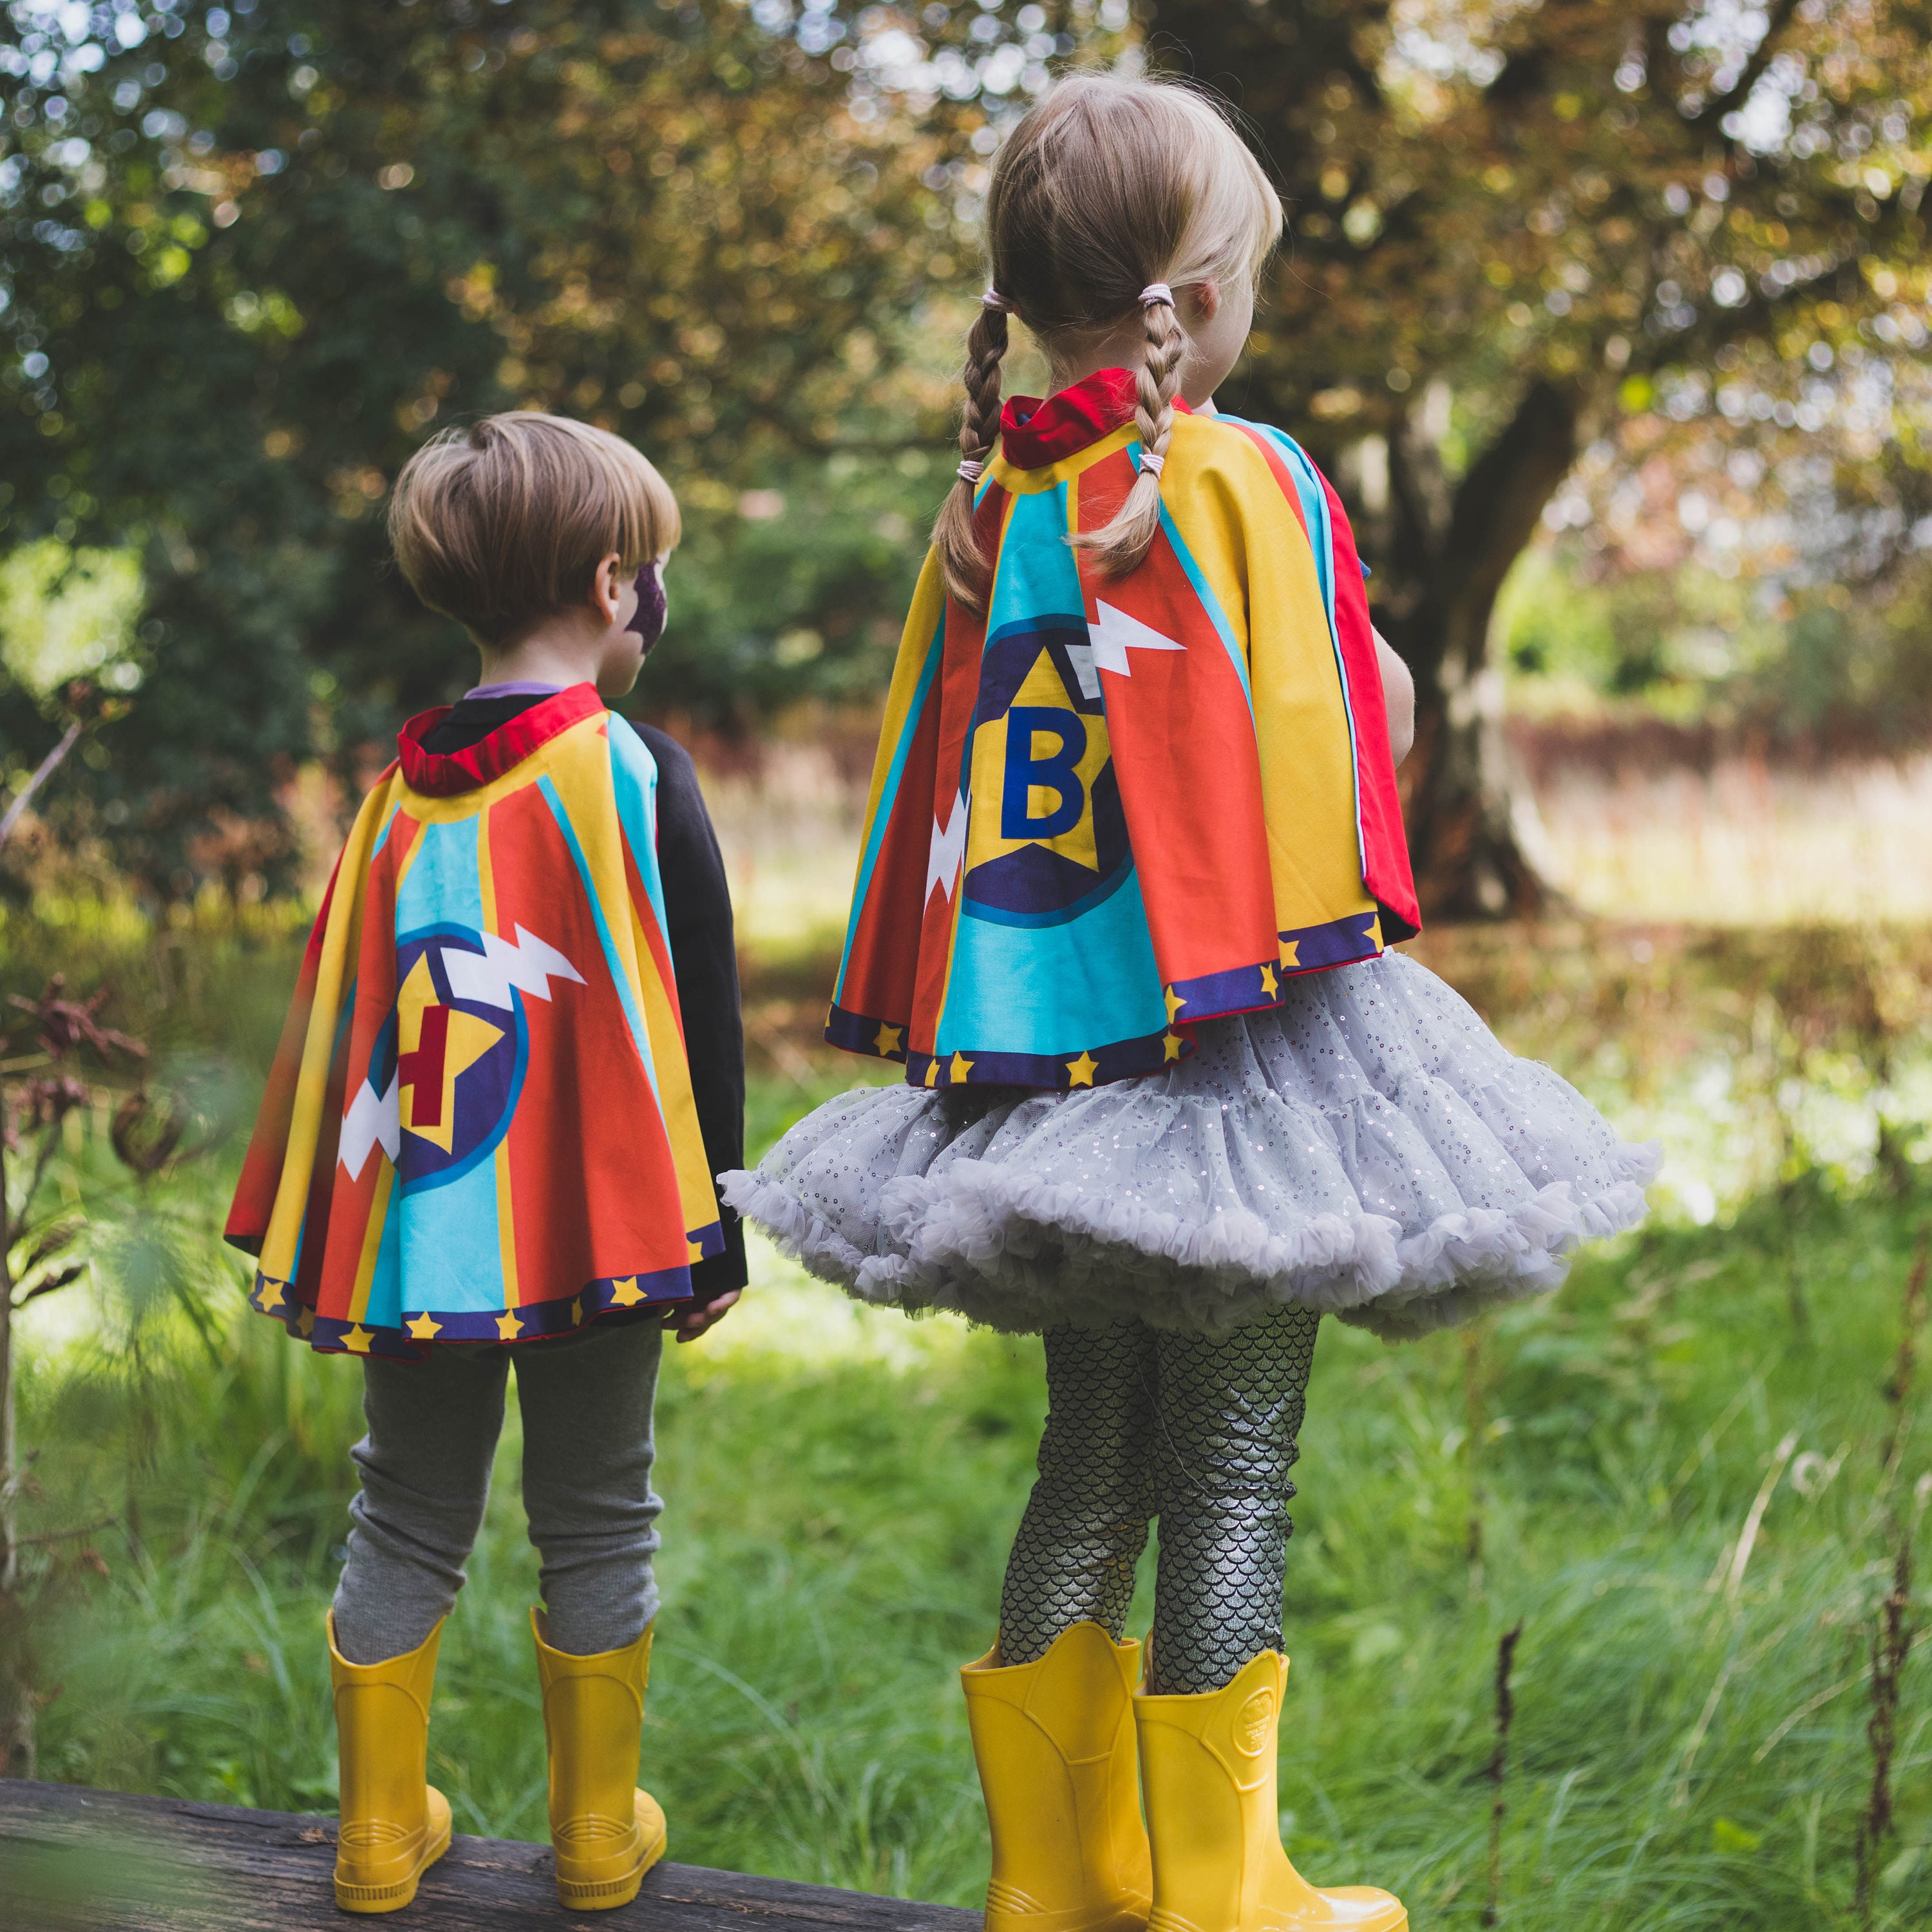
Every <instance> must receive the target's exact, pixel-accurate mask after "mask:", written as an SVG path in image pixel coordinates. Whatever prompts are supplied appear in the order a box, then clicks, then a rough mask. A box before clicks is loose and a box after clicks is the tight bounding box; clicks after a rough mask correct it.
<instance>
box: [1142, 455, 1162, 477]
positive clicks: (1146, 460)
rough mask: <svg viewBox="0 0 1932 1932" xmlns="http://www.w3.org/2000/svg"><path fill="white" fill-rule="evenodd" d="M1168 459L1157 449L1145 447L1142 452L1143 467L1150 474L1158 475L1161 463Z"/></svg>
mask: <svg viewBox="0 0 1932 1932" xmlns="http://www.w3.org/2000/svg"><path fill="white" fill-rule="evenodd" d="M1166 460H1167V458H1166V457H1164V456H1163V455H1161V453H1160V451H1159V450H1157V449H1144V450H1142V452H1141V467H1142V469H1145V471H1146V472H1147V473H1148V475H1150V476H1158V475H1160V470H1161V465H1162V464H1163V463H1165V462H1166Z"/></svg>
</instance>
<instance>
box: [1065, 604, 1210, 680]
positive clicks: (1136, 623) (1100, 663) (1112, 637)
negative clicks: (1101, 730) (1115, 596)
mask: <svg viewBox="0 0 1932 1932" xmlns="http://www.w3.org/2000/svg"><path fill="white" fill-rule="evenodd" d="M1094 611H1095V613H1096V614H1095V616H1094V621H1093V622H1092V623H1091V624H1089V625H1088V626H1087V634H1088V637H1091V639H1092V640H1093V648H1094V666H1095V667H1096V669H1097V670H1112V671H1118V672H1119V673H1120V674H1121V676H1123V677H1131V676H1133V666H1132V665H1130V664H1129V663H1128V662H1127V653H1128V652H1129V651H1130V650H1133V651H1178V650H1184V649H1186V648H1187V646H1185V645H1184V644H1181V643H1177V642H1176V641H1175V640H1174V639H1173V638H1172V637H1163V635H1162V634H1160V631H1157V630H1156V629H1155V628H1154V626H1153V625H1151V624H1143V623H1142V622H1141V620H1140V619H1139V618H1138V617H1130V616H1128V615H1127V613H1126V611H1124V610H1115V608H1114V607H1113V605H1112V604H1103V603H1100V602H1099V601H1096V602H1095V604H1094ZM1075 668H1076V670H1078V669H1079V666H1078V665H1077V664H1076V667H1075ZM1094 682H1095V683H1096V684H1098V683H1099V682H1100V680H1099V679H1095V680H1094ZM1080 685H1081V688H1082V690H1083V691H1085V689H1086V687H1087V680H1086V679H1085V678H1084V677H1083V678H1082V679H1081V680H1080ZM1088 695H1089V696H1090V697H1094V696H1097V695H1098V692H1097V691H1091V692H1088Z"/></svg>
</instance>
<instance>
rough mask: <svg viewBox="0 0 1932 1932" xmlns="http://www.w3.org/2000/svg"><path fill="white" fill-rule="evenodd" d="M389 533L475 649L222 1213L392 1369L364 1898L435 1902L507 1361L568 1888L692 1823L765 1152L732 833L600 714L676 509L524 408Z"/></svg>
mask: <svg viewBox="0 0 1932 1932" xmlns="http://www.w3.org/2000/svg"><path fill="white" fill-rule="evenodd" d="M390 530H391V533H392V538H393V541H394V543H395V551H396V556H397V558H398V561H399V562H400V563H401V566H402V569H403V572H404V575H405V576H406V577H407V578H408V580H409V581H410V584H411V585H412V586H413V587H414V589H416V592H417V594H418V595H419V596H420V597H421V598H422V600H423V601H424V602H425V603H426V604H428V605H429V606H430V607H431V609H433V610H439V611H441V612H443V613H445V614H446V615H447V616H452V617H454V618H455V619H457V620H458V622H460V623H461V624H463V625H464V626H465V628H466V629H467V630H468V631H469V634H470V637H471V638H472V640H473V641H474V642H475V644H476V646H477V648H478V650H479V652H481V658H482V681H481V683H480V684H478V685H477V686H476V687H475V688H474V689H472V691H469V693H468V694H467V695H466V697H464V698H463V700H462V702H461V703H458V704H457V705H455V706H444V707H442V708H441V709H437V710H434V711H428V712H424V713H423V714H422V715H421V716H420V717H417V718H412V719H411V720H410V722H409V723H408V724H407V725H405V726H404V728H403V731H402V734H401V737H400V738H399V739H398V754H399V755H398V758H397V760H396V761H395V763H393V764H392V765H391V766H390V767H389V769H388V770H387V771H386V772H384V773H383V776H382V777H381V778H380V779H379V780H378V781H377V784H376V787H375V789H374V790H373V791H372V792H371V793H370V794H369V796H368V798H367V799H365V801H364V802H363V805H362V810H361V811H360V812H359V814H358V815H357V817H356V824H355V827H354V829H353V830H352V831H351V832H350V835H349V839H348V842H347V844H346V845H345V846H344V848H343V852H342V856H341V858H340V859H338V862H337V864H336V868H335V876H334V877H333V878H332V880H331V881H330V883H329V890H328V892H327V895H326V896H325V898H324V899H323V905H322V910H321V912H320V915H319V916H317V920H316V923H315V929H314V933H313V934H312V935H311V938H310V941H309V945H308V953H307V956H306V957H305V959H304V962H303V964H302V974H301V977H300V980H299V983H298V986H297V988H296V997H295V1001H294V1004H293V1007H292V1009H291V1010H290V1015H289V1019H288V1023H287V1026H286V1028H284V1031H283V1034H282V1041H281V1049H280V1051H279V1052H278V1055H277V1056H276V1059H275V1067H274V1070H273V1071H272V1073H271V1075H270V1077H269V1085H268V1091H267V1093H266V1097H264V1099H263V1104H262V1112H261V1117H260V1121H259V1122H258V1124H257V1127H256V1130H255V1135H254V1141H253V1142H252V1143H251V1146H250V1148H249V1150H248V1160H247V1162H246V1164H245V1166H244V1168H243V1170H242V1180H241V1184H240V1185H239V1188H238V1190H237V1191H236V1198H235V1205H234V1208H233V1212H232V1213H231V1214H230V1216H229V1222H228V1228H227V1235H228V1238H229V1241H233V1243H235V1244H236V1246H237V1247H241V1248H242V1249H244V1250H246V1251H247V1252H248V1253H251V1254H252V1255H254V1256H256V1257H257V1268H256V1274H255V1282H254V1289H253V1291H252V1293H251V1300H252V1301H253V1302H254V1305H255V1307H257V1308H258V1309H260V1310H261V1311H262V1312H263V1313H265V1314H268V1315H272V1316H275V1317H276V1318H277V1319H278V1320H280V1321H281V1322H283V1323H284V1325H286V1326H287V1329H288V1331H289V1333H290V1335H292V1336H293V1337H297V1338H299V1340H303V1341H305V1342H307V1343H308V1345H309V1346H311V1348H314V1349H320V1350H324V1351H327V1352H339V1353H347V1354H349V1355H355V1356H358V1357H359V1358H361V1359H362V1369H363V1376H364V1379H365V1380H364V1391H365V1392H364V1401H363V1406H364V1412H365V1415H366V1416H367V1418H368V1434H367V1435H366V1436H365V1437H364V1439H363V1440H362V1442H359V1443H358V1444H357V1445H356V1448H355V1449H354V1451H353V1452H352V1453H353V1458H354V1460H355V1462H356V1466H357V1468H358V1469H359V1472H360V1473H361V1476H362V1488H361V1491H360V1493H359V1494H358V1496H356V1499H355V1502H353V1504H352V1505H351V1506H350V1516H351V1517H352V1519H353V1526H352V1528H351V1529H350V1535H349V1550H348V1558H347V1562H345V1563H344V1565H343V1569H342V1576H341V1582H340V1583H338V1586H337V1588H336V1592H335V1604H334V1606H333V1607H332V1610H330V1612H329V1618H328V1633H329V1671H330V1676H331V1679H332V1682H333V1684H334V1686H335V1719H336V1733H337V1738H338V1744H339V1747H340V1755H341V1832H340V1835H339V1838H338V1852H337V1858H336V1865H335V1897H336V1903H338V1905H340V1906H342V1907H344V1909H347V1910H348V1911H351V1912H389V1911H393V1910H395V1909H396V1908H397V1907H398V1906H403V1905H406V1904H407V1903H409V1901H410V1900H411V1899H412V1898H413V1897H414V1896H415V1895H416V1886H417V1882H418V1880H419V1877H420V1876H421V1874H422V1872H423V1870H425V1867H428V1865H429V1864H431V1863H432V1862H433V1861H434V1860H436V1859H437V1858H440V1856H441V1855H442V1854H443V1852H444V1850H445V1849H446V1848H447V1847H448V1846H449V1829H450V1820H449V1805H448V1803H447V1802H446V1801H445V1799H443V1796H442V1794H441V1793H440V1792H438V1791H437V1790H434V1788H432V1787H430V1786H429V1785H428V1784H427V1783H426V1782H425V1766H426V1763H427V1754H428V1726H429V1706H430V1696H431V1688H432V1685H433V1683H434V1679H435V1675H436V1660H437V1646H438V1643H439V1642H440V1639H441V1637H442V1632H443V1620H444V1619H445V1618H446V1616H448V1614H449V1610H450V1609H451V1607H452V1605H453V1604H454V1603H455V1599H456V1593H457V1592H458V1589H459V1588H460V1586H461V1584H462V1583H463V1564H464V1562H465V1561H466V1559H467V1558H468V1556H469V1551H470V1548H471V1546H472V1544H473V1543H474V1541H475V1537H476V1533H477V1531H478V1528H479V1527H480V1526H481V1522H482V1519H483V1511H484V1504H485V1503H486V1502H487V1499H488V1496H489V1487H490V1460H491V1457H492V1456H493V1453H494V1451H495V1448H496V1439H497V1436H498V1434H499V1432H500V1430H501V1428H502V1419H503V1395H504V1385H505V1382H506V1380H507V1379H508V1374H509V1370H510V1365H511V1361H513V1360H514V1363H515V1365H516V1371H517V1400H518V1403H519V1404H520V1406H521V1409H522V1412H523V1502H524V1507H525V1508H526V1511H527V1512H528V1514H529V1535H530V1540H531V1541H532V1543H533V1544H535V1546H536V1547H537V1550H538V1552H539V1553H540V1555H541V1559H542V1571H541V1583H542V1590H543V1595H544V1605H545V1607H544V1609H543V1610H532V1612H531V1613H530V1622H531V1628H532V1634H533V1635H534V1637H535V1646H536V1664H537V1676H538V1682H539V1683H540V1685H541V1690H542V1695H543V1714H544V1739H545V1742H546V1745H547V1748H548V1754H549V1760H550V1841H551V1843H552V1844H553V1846H554V1847H555V1849H556V1888H557V1895H558V1897H559V1899H560V1900H562V1903H564V1904H565V1906H571V1907H574V1908H575V1909H578V1910H595V1909H601V1908H603V1907H606V1906H616V1905H621V1904H623V1903H625V1901H626V1900H629V1899H631V1898H632V1897H634V1896H635V1895H636V1893H637V1888H638V1885H639V1883H640V1880H641V1879H642V1878H643V1874H644V1873H645V1872H646V1870H648V1869H649V1867H650V1866H651V1865H652V1864H654V1863H655V1862H656V1861H657V1860H658V1858H661V1857H662V1856H663V1855H664V1846H665V1841H666V1832H665V1826H664V1813H663V1811H661V1809H660V1808H659V1807H658V1804H657V1802H656V1801H655V1799H652V1797H651V1796H649V1793H646V1792H643V1791H640V1790H637V1768H638V1755H639V1745H640V1733H641V1728H642V1724H643V1700H644V1691H645V1685H646V1680H647V1678H648V1676H649V1664H650V1650H651V1625H652V1619H653V1617H654V1616H655V1613H656V1609H657V1589H656V1586H655V1583H654V1582H653V1580H652V1563H651V1559H652V1553H653V1552H654V1551H655V1550H656V1548H657V1547H658V1533H657V1528H656V1520H657V1517H658V1511H659V1510H660V1509H661V1507H662V1505H661V1503H660V1502H659V1501H658V1497H657V1496H656V1495H655V1493H653V1491H652V1487H651V1467H652V1460H653V1457H654V1447H653V1443H652V1400H653V1397H654V1394H655V1388H656V1383H657V1371H658V1351H659V1348H660V1346H661V1340H662V1331H663V1330H664V1329H665V1328H670V1329H672V1330H673V1331H675V1332H676V1334H677V1337H678V1339H679V1340H680V1341H686V1342H688V1341H691V1340H695V1339H696V1338H697V1337H698V1336H700V1335H701V1334H703V1333H704V1331H706V1328H709V1326H710V1325H712V1323H713V1322H716V1321H717V1320H718V1319H719V1318H720V1317H721V1316H722V1315H723V1314H724V1312H725V1310H727V1309H728V1308H729V1307H730V1305H731V1304H733V1302H734V1301H736V1300H737V1298H738V1292H739V1289H740V1288H741V1287H742V1285H743V1283H744V1281H745V1262H744V1247H743V1238H742V1230H741V1229H740V1228H739V1225H738V1223H737V1220H736V1216H735V1215H733V1214H731V1213H730V1212H729V1211H721V1210H720V1208H719V1207H718V1200H717V1196H716V1194H715V1190H714V1187H713V1184H712V1175H713V1174H714V1173H715V1172H716V1171H717V1170H718V1169H720V1168H722V1167H726V1166H731V1165H733V1163H736V1162H739V1161H742V1159H743V1158H744V1152H743V1145H744V1124H743V1123H744V1057H743V1040H742V1034H741V1033H740V1031H739V1016H738V988H737V978H736V965H735V963H734V954H733V945H732V934H731V906H730V897H729V895H728V894H727V890H726V888H725V883H724V868H723V865H722V864H721V861H720V859H719V856H718V846H717V841H716V839H715V837H714V836H713V835H712V829H711V825H710V821H709V818H708V817H706V813H705V809H704V803H703V799H702V798H701V796H700V795H699V793H698V790H697V780H696V776H695V774H694V772H693V771H692V769H691V760H690V759H689V758H688V757H687V756H686V755H685V753H684V752H683V751H682V750H681V749H680V748H679V747H678V746H677V745H676V744H675V743H673V741H672V740H671V739H668V738H667V737H665V736H664V735H663V734H662V733H659V732H655V731H652V730H648V729H643V730H639V729H635V728H634V727H631V725H629V724H626V723H625V721H624V720H623V719H622V718H619V717H618V716H616V715H615V714H613V712H610V711H609V710H607V709H606V708H605V707H606V704H607V702H608V701H610V700H616V699H617V698H619V697H622V695H623V694H625V692H626V691H628V690H629V689H630V688H631V685H633V684H634V683H635V682H636V681H637V673H638V670H639V669H640V667H641V665H642V664H643V659H644V655H645V654H646V652H648V651H649V649H650V648H651V646H652V644H654V643H655V642H656V641H657V639H658V636H659V635H660V634H661V632H662V631H663V628H664V618H665V613H666V605H665V598H664V560H665V559H666V557H667V556H668V554H669V553H670V550H671V548H672V547H673V545H674V544H676V541H677V538H678V514H677V504H676V500H675V499H674V498H673V496H672V495H671V493H670V490H669V489H668V488H667V487H666V485H665V484H664V479H663V478H661V476H659V475H658V472H657V471H656V470H655V469H653V468H652V466H651V465H650V464H649V463H648V462H646V460H645V459H644V458H643V457H642V456H641V455H639V454H638V452H637V451H636V450H635V449H632V448H631V446H630V445H629V444H628V443H625V442H623V441H622V440H620V439H619V438H618V437H615V436H612V435H610V434H607V432H605V431H602V430H599V429H595V428H591V427H589V425H586V424H583V423H579V422H570V421H568V420H567V419H565V418H562V417H557V416H544V415H540V414H537V413H531V412H526V411H517V412H515V413H510V414H507V415H502V416H490V417H486V418H484V419H483V420H482V421H481V422H478V423H477V424H476V425H475V426H474V427H473V428H470V429H469V430H467V431H449V432H448V433H447V434H444V435H442V436H440V437H437V438H436V439H435V440H434V441H432V442H431V443H428V444H427V445H425V447H424V448H422V449H420V450H419V451H418V452H416V455H414V456H413V458H411V459H410V461H409V463H407V465H406V466H404V470H403V472H402V475H401V477H400V478H398V481H397V484H396V489H395V497H394V499H393V502H392V506H391V510H390Z"/></svg>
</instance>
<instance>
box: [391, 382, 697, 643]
mask: <svg viewBox="0 0 1932 1932" xmlns="http://www.w3.org/2000/svg"><path fill="white" fill-rule="evenodd" d="M678 536H679V521H678V514H677V499H676V497H675V496H673V495H672V494H671V493H670V484H667V483H666V482H665V481H664V478H662V477H661V476H660V475H658V472H657V471H656V470H655V469H654V468H653V467H652V465H651V464H650V463H649V462H647V461H646V460H645V458H643V456H642V455H640V453H639V452H637V450H635V449H633V448H632V447H631V445H630V444H628V443H626V442H625V440H623V438H622V437H618V436H613V435H612V434H610V431H608V430H601V429H597V428H593V427H592V425H590V424H589V423H583V422H573V421H572V420H571V419H570V418H569V417H568V416H546V415H545V414H544V413H542V412H541V410H507V411H505V413H503V414H502V415H501V416H484V418H482V419H481V421H480V422H476V423H474V424H472V425H471V426H470V428H468V429H466V430H465V429H451V430H445V431H443V433H442V434H440V435H438V436H435V437H431V439H430V440H429V441H428V443H425V444H424V445H423V446H422V449H419V450H418V451H417V452H416V454H415V455H413V457H411V458H410V460H409V461H408V462H407V463H405V464H404V466H403V473H402V474H401V475H400V476H399V477H398V478H396V487H395V494H394V495H393V496H392V497H391V499H390V501H389V541H390V542H391V543H392V544H393V545H394V546H395V552H396V561H397V562H398V563H399V564H400V565H401V566H402V571H403V574H404V576H405V577H407V578H408V579H409V582H410V588H411V589H413V590H414V591H415V592H416V595H418V596H419V597H420V598H422V601H424V602H425V604H428V606H429V607H430V608H431V610H440V611H441V612H442V613H443V615H444V616H446V617H454V618H455V619H456V621H457V622H458V623H459V624H460V625H463V628H465V629H466V630H467V631H469V634H470V636H471V637H473V638H474V639H475V640H476V642H477V643H479V644H489V645H499V644H503V643H509V642H511V641H512V640H514V639H515V638H516V637H517V635H518V634H520V633H521V632H523V631H526V630H528V629H529V628H530V627H531V626H532V625H534V624H537V623H539V622H541V621H542V620H543V619H544V618H546V617H550V616H555V615H556V613H557V612H558V611H559V610H568V609H570V608H571V607H572V606H574V605H576V604H581V603H583V602H584V601H586V599H587V598H589V595H590V589H591V586H592V583H594V582H595V580H596V575H597V566H598V564H599V563H600V562H601V561H602V560H603V559H604V558H605V557H607V556H610V555H611V554H612V553H615V554H616V556H617V558H618V559H619V568H620V569H621V571H623V572H624V573H625V574H629V573H634V572H635V571H639V570H641V569H642V568H643V567H644V565H646V564H647V563H649V562H650V561H651V560H652V559H653V558H655V557H659V556H663V555H664V554H665V553H666V552H667V551H668V550H670V549H671V548H672V547H673V545H674V544H676V541H677V540H678Z"/></svg>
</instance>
